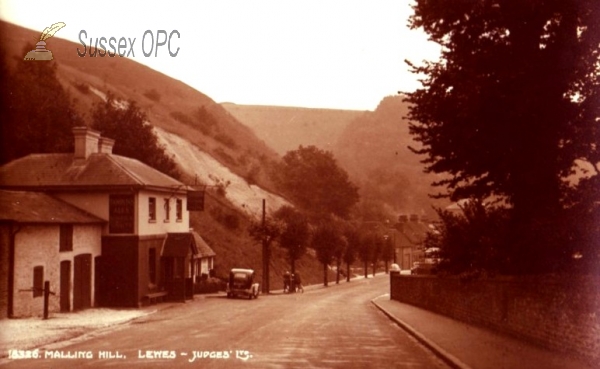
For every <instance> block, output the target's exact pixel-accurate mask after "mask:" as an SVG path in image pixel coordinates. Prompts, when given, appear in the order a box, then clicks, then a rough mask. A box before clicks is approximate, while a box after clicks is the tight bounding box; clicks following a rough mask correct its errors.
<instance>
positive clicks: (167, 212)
mask: <svg viewBox="0 0 600 369" xmlns="http://www.w3.org/2000/svg"><path fill="white" fill-rule="evenodd" d="M170 213H171V203H170V202H169V199H165V222H168V221H169V219H170V216H171V214H170Z"/></svg>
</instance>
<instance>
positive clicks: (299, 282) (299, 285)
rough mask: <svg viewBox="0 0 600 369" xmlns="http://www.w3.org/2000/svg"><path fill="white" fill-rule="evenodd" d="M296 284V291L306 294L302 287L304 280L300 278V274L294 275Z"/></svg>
mask: <svg viewBox="0 0 600 369" xmlns="http://www.w3.org/2000/svg"><path fill="white" fill-rule="evenodd" d="M294 284H295V285H296V291H302V293H304V287H303V286H302V279H301V278H300V273H298V272H296V273H294Z"/></svg>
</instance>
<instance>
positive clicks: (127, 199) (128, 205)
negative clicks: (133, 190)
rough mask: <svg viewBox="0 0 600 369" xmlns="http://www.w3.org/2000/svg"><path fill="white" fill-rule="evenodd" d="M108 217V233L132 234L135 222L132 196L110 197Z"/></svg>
mask: <svg viewBox="0 0 600 369" xmlns="http://www.w3.org/2000/svg"><path fill="white" fill-rule="evenodd" d="M108 216H109V219H108V232H109V233H133V231H134V220H135V199H134V198H133V195H110V196H109V199H108Z"/></svg>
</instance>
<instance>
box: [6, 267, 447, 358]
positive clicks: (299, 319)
mask: <svg viewBox="0 0 600 369" xmlns="http://www.w3.org/2000/svg"><path fill="white" fill-rule="evenodd" d="M388 291H389V280H388V278H387V277H386V276H381V277H376V278H375V279H372V278H371V279H368V280H354V281H352V282H350V283H343V284H340V285H338V286H335V285H334V286H331V287H329V288H316V289H311V290H307V291H306V292H305V293H303V294H290V295H287V294H286V295H283V294H280V295H269V296H261V297H260V298H259V299H257V300H252V301H249V300H245V299H227V298H224V297H212V298H205V299H201V300H197V301H194V302H189V303H186V304H182V305H175V306H174V307H173V308H169V309H165V310H161V311H160V312H158V313H155V314H152V315H149V316H147V317H144V318H141V319H139V320H136V321H134V322H133V323H132V324H128V325H125V326H121V327H119V328H118V329H116V330H114V331H111V332H109V333H106V334H103V335H101V336H98V337H93V338H91V339H88V340H86V341H85V342H79V343H73V344H71V345H69V346H65V347H62V348H60V349H57V350H54V351H39V352H38V355H39V356H40V358H39V359H24V360H13V361H11V362H10V363H9V364H8V365H7V366H6V367H10V368H29V367H32V365H33V366H35V367H36V368H58V367H60V368H68V367H72V368H75V367H77V368H79V367H93V368H96V367H119V368H120V367H169V368H172V367H179V368H190V367H194V366H197V367H200V366H201V367H202V368H346V369H347V368H445V366H444V364H443V363H442V362H441V361H440V360H439V359H438V358H437V357H435V356H434V355H433V354H432V353H430V352H429V351H427V350H425V349H424V348H423V347H422V346H421V345H420V344H419V343H417V342H416V341H415V340H414V339H413V338H411V337H410V336H408V335H407V334H406V333H405V332H404V331H403V330H401V329H400V328H398V327H397V326H396V325H395V324H393V323H392V322H391V321H390V320H389V319H388V318H386V317H385V316H384V315H383V314H382V313H381V312H379V311H378V310H377V309H376V308H375V307H374V306H373V305H372V304H371V302H370V300H371V299H373V298H375V297H377V296H380V295H382V294H384V293H386V292H388ZM60 355H63V356H64V355H71V356H78V355H80V356H87V357H88V358H79V359H67V358H62V359H61V358H50V357H52V356H60ZM101 355H105V358H100V356H101ZM111 356H112V357H111Z"/></svg>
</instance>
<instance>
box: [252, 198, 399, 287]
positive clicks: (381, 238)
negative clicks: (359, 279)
mask: <svg viewBox="0 0 600 369" xmlns="http://www.w3.org/2000/svg"><path fill="white" fill-rule="evenodd" d="M388 231H389V230H388V229H385V228H383V229H382V228H381V227H367V226H362V225H361V224H360V223H358V222H353V221H349V220H344V219H341V218H339V217H337V216H333V215H330V216H322V217H320V218H312V219H311V218H310V217H309V216H307V215H306V214H305V213H304V212H302V211H300V210H298V209H296V208H294V207H291V206H289V205H285V206H283V207H281V208H280V209H279V210H277V211H276V212H275V213H274V214H273V216H271V217H269V218H267V219H266V220H265V223H264V224H263V223H262V222H254V223H251V225H250V227H249V233H250V235H251V236H252V237H253V238H254V239H255V240H256V241H259V242H262V241H263V240H267V242H268V247H270V245H271V244H272V243H273V242H277V243H278V244H279V246H280V247H282V248H283V249H285V250H286V253H287V256H288V260H289V263H290V270H291V272H292V273H295V272H296V262H297V261H298V260H300V259H301V258H302V257H303V256H304V255H305V254H306V252H307V249H308V248H312V249H313V250H314V251H315V253H316V257H317V260H319V262H320V263H321V264H322V265H323V285H325V286H327V285H328V283H329V269H330V267H332V266H335V271H336V283H339V282H340V278H341V276H342V274H343V275H345V277H346V280H347V281H350V276H351V275H352V272H351V269H350V268H351V265H352V264H353V263H354V262H356V261H361V262H362V264H363V270H364V276H365V278H367V276H368V272H369V268H368V267H369V265H372V274H373V275H375V273H376V269H377V266H378V264H379V262H384V263H385V267H386V272H387V267H388V263H389V262H391V261H392V260H393V258H394V248H393V244H392V238H391V237H390V236H389V235H388V234H387V232H388ZM344 267H345V272H344V271H343V269H344Z"/></svg>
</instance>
